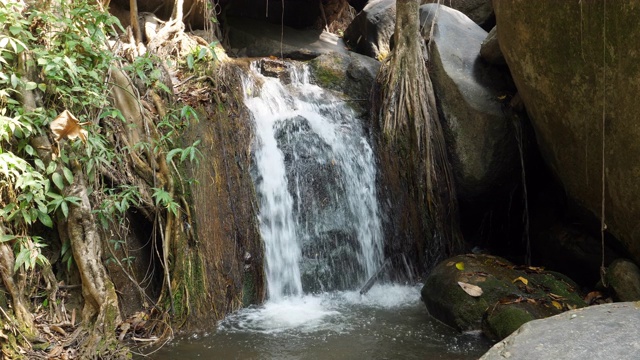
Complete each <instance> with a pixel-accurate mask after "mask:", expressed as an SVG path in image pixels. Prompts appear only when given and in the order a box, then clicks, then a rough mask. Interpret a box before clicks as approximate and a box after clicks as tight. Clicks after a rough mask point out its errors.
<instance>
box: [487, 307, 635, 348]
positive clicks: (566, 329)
mask: <svg viewBox="0 0 640 360" xmlns="http://www.w3.org/2000/svg"><path fill="white" fill-rule="evenodd" d="M639 323H640V303H638V302H635V303H632V302H627V303H613V304H604V305H596V306H590V307H586V308H582V309H577V310H572V311H567V312H565V313H562V314H559V315H556V316H553V317H550V318H547V319H541V320H535V321H530V322H528V323H526V324H524V325H522V327H520V328H519V329H518V330H517V331H516V332H514V333H513V334H511V335H510V336H509V337H507V338H506V339H504V340H503V341H500V342H499V343H497V344H495V345H494V346H493V347H492V348H491V349H490V350H489V351H488V352H487V353H486V354H484V355H483V356H482V357H481V358H480V360H504V359H511V360H519V359H522V360H525V359H526V360H538V359H539V360H548V359H564V360H584V359H600V360H609V359H610V360H614V359H615V360H617V359H635V358H637V357H638V354H639V353H640V337H639V336H638V324H639Z"/></svg>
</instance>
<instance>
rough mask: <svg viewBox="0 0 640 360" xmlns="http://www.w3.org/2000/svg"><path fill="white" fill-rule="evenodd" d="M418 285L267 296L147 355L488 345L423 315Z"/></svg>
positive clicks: (424, 354) (442, 351)
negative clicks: (272, 299)
mask: <svg viewBox="0 0 640 360" xmlns="http://www.w3.org/2000/svg"><path fill="white" fill-rule="evenodd" d="M419 290H420V288H419V287H409V286H400V285H380V286H374V287H373V288H372V289H371V291H370V292H369V293H368V294H366V295H364V296H361V295H360V294H359V293H358V292H357V291H352V292H334V293H325V294H321V295H308V296H302V297H297V298H287V299H284V300H282V301H279V302H267V303H266V304H265V305H264V306H260V307H255V308H248V309H244V310H242V311H240V312H238V313H235V314H233V315H231V316H229V317H228V318H226V319H225V320H223V321H221V322H220V323H219V324H218V326H217V329H215V330H214V331H212V332H211V333H208V334H205V335H200V336H190V337H188V338H182V339H176V340H174V341H173V342H171V343H170V344H168V345H166V346H165V347H164V348H163V349H161V350H160V351H158V352H156V353H154V354H153V355H151V357H152V358H153V359H160V360H163V359H477V358H478V357H479V356H481V355H482V354H483V353H484V352H485V351H486V350H488V348H489V343H488V342H486V340H484V339H483V338H481V337H479V336H477V335H473V334H459V333H458V332H456V331H454V330H452V329H449V328H447V327H445V326H444V325H442V324H440V323H438V322H436V321H434V320H432V319H430V318H429V316H428V314H427V312H426V309H425V307H424V304H422V303H421V302H420V300H419V296H420V293H419Z"/></svg>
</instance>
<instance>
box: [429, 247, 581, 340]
mask: <svg viewBox="0 0 640 360" xmlns="http://www.w3.org/2000/svg"><path fill="white" fill-rule="evenodd" d="M459 282H462V283H467V284H471V285H476V286H479V287H480V288H481V289H482V294H481V295H480V296H477V297H474V296H471V295H469V294H467V293H466V292H465V291H464V290H463V289H462V287H461V286H460V285H459V284H458V283H459ZM422 300H423V301H424V303H425V305H426V307H427V310H428V311H429V313H430V314H431V316H433V317H434V318H436V319H438V320H440V321H442V322H443V323H445V324H447V325H450V326H452V327H454V328H456V329H458V330H460V331H469V330H481V329H482V330H483V331H484V332H485V334H487V336H489V337H490V338H492V339H494V340H499V339H501V338H503V337H504V336H507V335H509V333H510V332H511V331H513V330H515V329H517V328H518V327H519V326H520V325H522V324H523V323H525V322H527V321H530V320H533V319H540V318H544V317H548V316H551V315H555V314H557V313H560V312H562V311H564V310H568V309H573V308H578V307H583V306H585V305H586V304H585V303H584V301H583V300H582V298H581V296H580V294H579V293H578V292H577V286H576V285H575V283H573V281H571V280H570V279H569V278H567V277H566V276H564V275H562V274H558V273H553V272H547V271H544V270H543V269H541V268H535V267H525V266H521V267H518V266H515V265H513V264H512V263H510V262H509V261H507V260H505V259H503V258H500V257H496V256H491V255H459V256H455V257H453V258H450V259H448V260H445V261H443V262H442V263H440V264H439V265H438V266H436V267H435V268H434V269H433V271H432V272H431V274H429V276H428V277H427V279H426V281H425V286H424V287H423V288H422ZM483 319H484V322H483Z"/></svg>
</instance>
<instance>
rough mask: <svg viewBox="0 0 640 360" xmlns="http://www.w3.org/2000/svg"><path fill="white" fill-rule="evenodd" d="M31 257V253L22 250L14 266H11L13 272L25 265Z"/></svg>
mask: <svg viewBox="0 0 640 360" xmlns="http://www.w3.org/2000/svg"><path fill="white" fill-rule="evenodd" d="M30 256H31V252H30V251H29V250H28V249H22V250H21V251H20V253H19V254H18V256H16V264H15V265H14V266H13V271H14V272H15V271H18V269H19V268H20V266H22V264H24V263H25V261H27V260H28V259H29V257H30Z"/></svg>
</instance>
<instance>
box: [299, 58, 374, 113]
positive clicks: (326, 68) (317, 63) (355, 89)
mask: <svg viewBox="0 0 640 360" xmlns="http://www.w3.org/2000/svg"><path fill="white" fill-rule="evenodd" d="M309 66H310V67H311V70H312V71H311V75H312V79H313V82H314V83H315V84H316V85H318V86H320V87H322V88H324V89H329V90H333V91H337V92H340V93H342V94H344V95H346V97H347V99H348V101H350V102H351V103H352V104H353V105H354V108H355V109H356V110H358V111H360V112H366V111H367V110H368V109H369V108H370V106H369V93H370V92H371V87H372V86H373V83H374V81H375V79H376V75H377V74H378V70H379V69H380V62H378V61H376V60H374V59H371V58H369V57H366V56H364V55H360V54H356V53H353V52H348V53H347V54H344V53H337V52H332V53H328V54H323V55H321V56H318V57H317V58H315V59H313V60H311V61H310V62H309Z"/></svg>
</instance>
